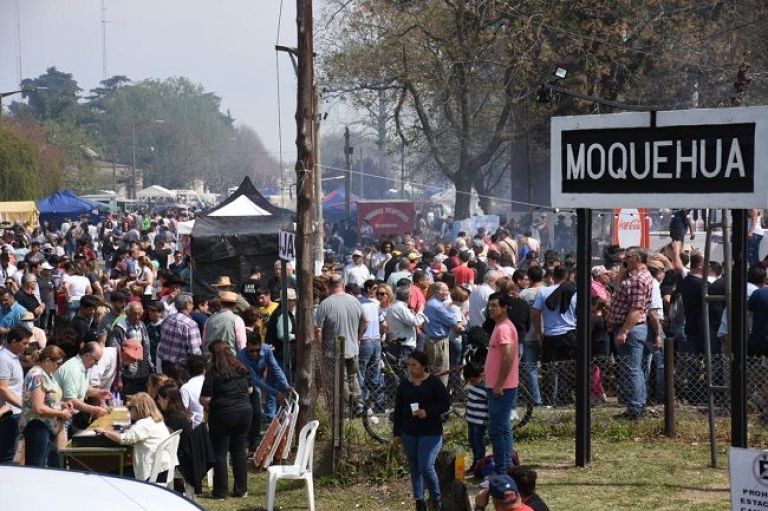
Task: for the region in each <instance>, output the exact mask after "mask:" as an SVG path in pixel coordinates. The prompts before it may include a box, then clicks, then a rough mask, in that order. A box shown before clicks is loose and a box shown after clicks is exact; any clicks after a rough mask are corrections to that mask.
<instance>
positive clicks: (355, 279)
mask: <svg viewBox="0 0 768 511" xmlns="http://www.w3.org/2000/svg"><path fill="white" fill-rule="evenodd" d="M372 278H373V277H372V276H371V272H370V271H369V270H368V267H367V266H366V265H364V264H351V265H349V266H347V267H346V269H345V270H344V283H345V284H357V285H358V286H360V288H361V289H362V287H363V284H365V282H366V281H368V280H371V279H372Z"/></svg>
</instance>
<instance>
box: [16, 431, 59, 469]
mask: <svg viewBox="0 0 768 511" xmlns="http://www.w3.org/2000/svg"><path fill="white" fill-rule="evenodd" d="M55 442H56V439H55V438H54V437H53V435H51V432H50V430H49V429H48V427H47V426H46V425H45V424H44V423H43V421H40V420H36V419H33V420H31V421H29V422H28V423H27V425H26V426H24V460H25V464H26V465H28V466H34V467H44V466H45V463H46V461H47V462H48V467H50V468H57V467H58V466H59V456H58V453H57V452H56V443H55Z"/></svg>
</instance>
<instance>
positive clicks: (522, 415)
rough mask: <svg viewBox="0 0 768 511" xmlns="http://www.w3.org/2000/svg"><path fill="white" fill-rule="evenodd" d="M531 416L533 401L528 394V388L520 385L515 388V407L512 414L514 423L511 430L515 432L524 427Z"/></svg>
mask: <svg viewBox="0 0 768 511" xmlns="http://www.w3.org/2000/svg"><path fill="white" fill-rule="evenodd" d="M532 416H533V400H532V399H531V394H530V393H529V392H528V388H526V387H525V386H524V385H520V386H518V387H517V406H516V407H515V409H514V411H513V414H512V420H513V422H514V425H513V426H512V428H513V429H515V430H517V429H520V428H522V427H524V426H525V425H526V424H528V422H529V421H530V420H531V417H532Z"/></svg>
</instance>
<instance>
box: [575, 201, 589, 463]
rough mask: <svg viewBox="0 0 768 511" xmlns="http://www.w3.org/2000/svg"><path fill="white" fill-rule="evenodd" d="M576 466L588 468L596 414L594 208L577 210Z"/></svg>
mask: <svg viewBox="0 0 768 511" xmlns="http://www.w3.org/2000/svg"><path fill="white" fill-rule="evenodd" d="M576 216H577V222H578V223H577V226H576V228H577V230H576V238H577V240H576V279H577V280H576V345H577V346H578V348H577V351H576V466H577V467H586V466H587V464H588V463H589V461H590V459H591V457H592V456H591V451H592V449H591V447H592V446H591V440H592V439H591V434H590V431H591V429H592V416H591V409H590V399H589V397H590V396H589V391H590V374H589V368H590V366H591V359H592V354H591V353H590V351H591V349H590V348H591V343H592V335H591V331H592V324H591V316H592V314H591V306H590V305H591V302H590V296H589V295H590V292H591V282H590V281H591V279H590V276H591V273H590V261H591V260H592V250H591V248H592V247H591V244H592V210H591V209H584V208H580V209H577V210H576Z"/></svg>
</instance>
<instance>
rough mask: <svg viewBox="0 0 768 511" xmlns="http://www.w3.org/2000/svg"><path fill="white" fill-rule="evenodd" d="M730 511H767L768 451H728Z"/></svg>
mask: <svg viewBox="0 0 768 511" xmlns="http://www.w3.org/2000/svg"><path fill="white" fill-rule="evenodd" d="M728 465H729V473H730V479H731V510H732V511H742V510H743V511H768V451H761V450H760V449H740V448H738V447H731V448H730V449H729V450H728Z"/></svg>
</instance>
